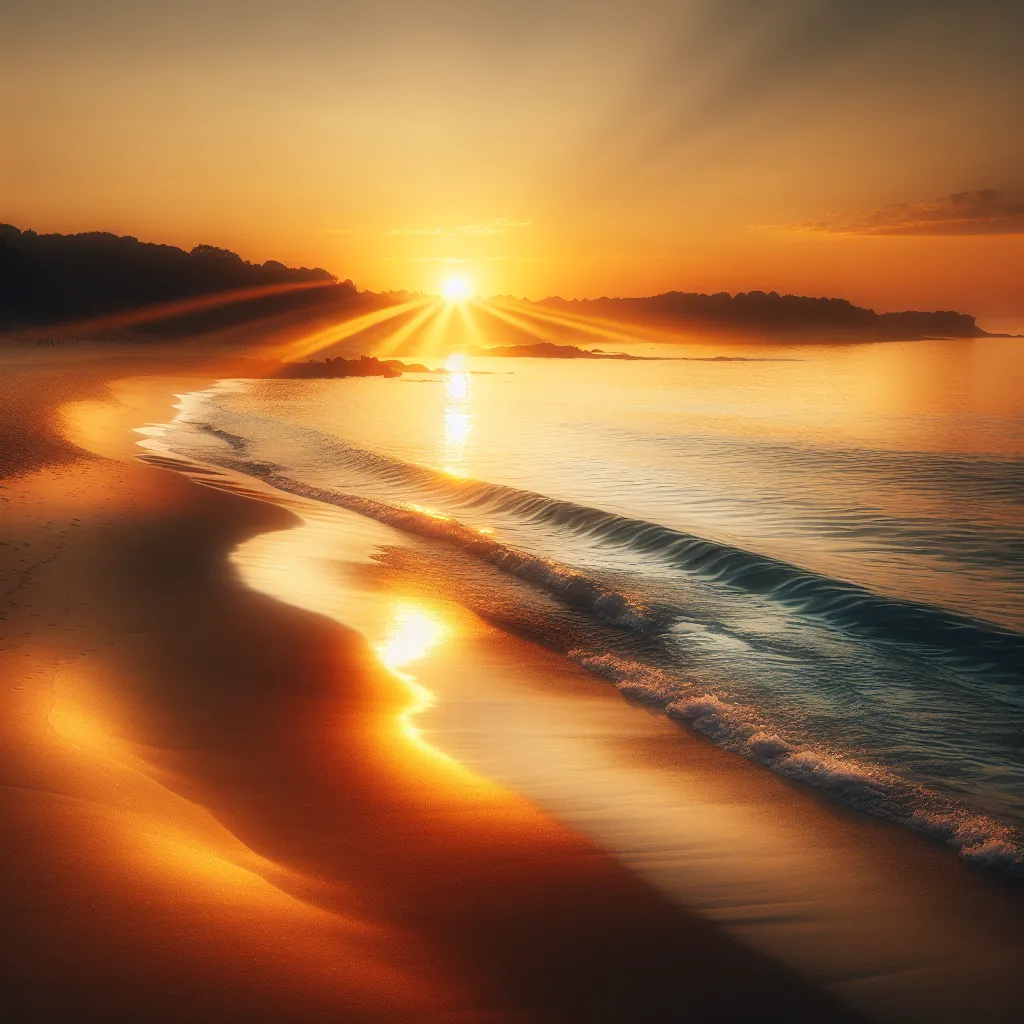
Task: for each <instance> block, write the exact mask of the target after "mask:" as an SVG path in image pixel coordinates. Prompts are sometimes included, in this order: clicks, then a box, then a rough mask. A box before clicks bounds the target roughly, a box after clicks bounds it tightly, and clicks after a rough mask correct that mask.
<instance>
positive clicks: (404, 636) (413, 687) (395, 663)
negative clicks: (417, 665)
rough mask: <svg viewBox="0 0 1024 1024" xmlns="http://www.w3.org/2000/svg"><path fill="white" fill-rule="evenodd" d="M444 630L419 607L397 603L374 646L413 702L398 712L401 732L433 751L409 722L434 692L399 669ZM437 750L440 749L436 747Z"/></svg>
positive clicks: (430, 647) (438, 638) (431, 646)
mask: <svg viewBox="0 0 1024 1024" xmlns="http://www.w3.org/2000/svg"><path fill="white" fill-rule="evenodd" d="M447 632H448V631H447V630H446V629H445V627H444V625H443V624H442V623H441V622H439V621H438V620H437V619H436V618H434V617H432V616H430V615H428V614H427V613H426V612H425V611H423V609H422V608H419V607H417V606H416V605H412V604H400V605H398V607H397V608H396V609H395V615H394V619H393V620H392V622H391V626H390V628H389V630H388V634H387V636H386V638H385V640H384V642H383V643H382V644H380V645H379V646H378V648H377V653H378V654H379V655H380V660H381V661H382V662H384V664H385V666H386V667H387V668H388V669H390V671H391V672H392V673H394V675H396V676H397V677H398V678H399V679H401V680H402V682H403V683H405V685H406V687H408V689H409V692H410V694H411V695H412V698H413V702H412V704H410V705H409V707H407V708H406V709H405V710H404V711H403V712H402V714H401V715H399V716H398V720H399V724H400V726H401V729H402V732H404V733H405V735H406V736H407V737H408V738H409V739H410V740H412V741H413V742H415V743H417V744H419V745H420V746H422V747H426V748H427V749H429V750H431V751H434V748H433V747H431V746H430V745H429V744H428V743H426V742H425V741H424V739H423V735H422V732H421V731H420V730H419V729H418V728H416V726H414V725H413V724H412V721H411V720H412V719H413V718H414V717H415V716H416V715H418V714H419V713H420V712H421V711H425V710H426V709H427V708H429V707H430V706H431V705H432V704H433V703H434V695H433V694H432V693H431V692H430V690H428V689H427V688H426V687H425V686H422V685H420V684H419V683H418V682H417V681H416V677H415V676H413V675H410V674H409V673H408V672H404V671H402V670H403V668H404V667H405V666H406V665H410V664H412V662H414V661H419V660H420V659H421V658H423V657H424V656H425V655H427V654H428V653H429V652H430V651H431V650H433V649H434V648H435V647H436V646H437V645H438V644H439V643H441V641H442V640H443V639H444V638H445V636H446V634H447ZM435 752H436V753H440V751H435Z"/></svg>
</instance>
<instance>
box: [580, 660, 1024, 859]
mask: <svg viewBox="0 0 1024 1024" xmlns="http://www.w3.org/2000/svg"><path fill="white" fill-rule="evenodd" d="M569 657H570V658H571V659H572V660H573V661H574V662H576V663H577V664H578V665H580V666H582V667H583V668H586V669H588V670H589V671H591V672H593V673H595V674H596V675H599V676H602V677H603V678H605V679H608V680H610V681H611V682H613V683H614V684H615V686H616V688H617V689H618V690H619V691H620V692H621V693H622V694H624V695H625V696H627V697H631V698H633V699H635V700H640V701H643V702H645V703H648V704H653V705H657V706H659V707H663V708H664V709H665V711H666V713H667V714H668V715H670V716H671V717H673V718H677V719H682V720H684V721H686V722H687V723H688V724H689V725H690V726H691V727H692V728H693V729H694V730H695V731H697V732H699V733H701V734H702V735H704V736H707V737H708V738H709V739H710V740H712V741H713V742H714V743H716V744H717V745H718V746H721V747H724V748H726V749H728V750H731V751H735V752H736V753H739V754H742V755H743V756H744V757H747V758H749V759H750V760H752V761H757V762H758V763H759V764H762V765H764V766H765V767H767V768H769V769H770V770H771V771H773V772H776V773H777V774H779V775H783V776H785V777H786V778H789V779H793V780H795V781H798V782H802V783H804V784H805V785H809V786H813V787H814V788H815V789H820V790H822V791H823V792H826V793H828V794H829V795H830V796H832V797H834V798H835V799H838V800H841V801H842V802H843V803H845V804H848V805H850V806H851V807H855V808H857V809H858V810H861V811H864V812H866V813H868V814H872V815H875V816H877V817H881V818H886V819H887V820H889V821H893V822H896V823H898V824H901V825H904V826H906V827H908V828H911V829H913V830H915V831H917V832H921V833H923V834H925V835H928V836H930V837H932V838H934V839H938V840H941V841H943V842H945V843H947V844H948V845H950V846H952V847H954V848H955V849H956V850H957V852H958V853H959V854H960V856H961V857H963V858H964V859H965V860H967V861H970V862H971V863H973V864H978V865H980V866H983V867H990V868H998V869H1000V870H1003V871H1007V872H1009V873H1011V874H1018V875H1022V876H1024V848H1022V845H1021V842H1020V840H1019V838H1018V837H1016V836H1015V834H1014V830H1013V829H1012V828H1011V827H1010V826H1008V825H1006V824H1004V823H1003V822H1000V821H997V820H996V819H994V818H991V817H987V816H985V815H978V814H973V813H971V812H969V811H967V810H966V809H965V808H962V807H959V806H957V805H956V804H954V803H952V802H951V801H948V800H946V801H944V800H942V799H940V798H939V797H937V796H936V795H935V794H932V793H930V792H929V791H928V790H926V789H925V788H924V787H922V786H920V785H917V784H914V783H911V782H909V781H907V780H906V779H904V778H902V777H901V776H899V775H898V774H897V773H895V772H894V771H891V770H890V769H888V768H886V767H884V766H882V765H879V764H872V763H870V762H868V761H865V760H863V759H857V758H854V757H851V756H848V755H845V754H841V753H838V752H834V751H829V750H820V749H816V748H815V747H814V746H812V745H810V744H806V743H801V742H799V741H798V740H796V739H789V738H786V737H783V736H781V735H779V733H778V732H777V731H775V730H774V729H772V728H771V726H770V725H768V724H765V723H764V722H763V721H762V718H763V715H760V714H759V713H757V712H756V711H755V710H754V709H752V708H750V707H748V706H746V705H744V704H741V703H738V702H734V701H731V700H729V699H728V697H725V696H718V695H716V694H713V693H709V692H707V688H706V687H705V686H703V685H701V686H697V685H695V684H694V683H692V682H690V681H688V680H687V679H685V678H684V677H683V676H681V675H679V674H676V673H673V672H669V671H666V670H665V669H663V668H660V667H658V666H655V665H647V664H644V663H642V662H639V661H634V660H631V659H629V658H623V657H620V656H619V655H616V654H608V653H597V652H592V651H583V650H573V651H570V652H569Z"/></svg>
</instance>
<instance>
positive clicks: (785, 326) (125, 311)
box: [0, 224, 993, 359]
mask: <svg viewBox="0 0 1024 1024" xmlns="http://www.w3.org/2000/svg"><path fill="white" fill-rule="evenodd" d="M410 299H419V300H423V301H429V297H428V296H423V295H419V294H410V293H408V292H383V293H374V292H370V291H360V290H359V289H357V288H356V286H355V285H354V284H353V282H352V281H350V280H344V281H339V280H338V279H337V278H336V277H335V276H334V275H332V274H330V273H328V271H326V270H323V269H322V268H319V267H315V268H313V269H309V268H306V267H299V268H292V267H287V266H285V265H284V264H283V263H279V262H277V261H275V260H268V261H267V262H265V263H249V262H247V261H245V260H243V259H242V258H241V257H240V256H238V255H237V254H236V253H233V252H230V251H228V250H226V249H221V248H218V247H217V246H214V245H198V246H196V247H195V248H193V249H192V250H190V251H187V252H186V251H185V250H184V249H179V248H177V247H175V246H172V245H160V244H155V243H150V242H141V241H139V240H138V239H137V238H134V237H131V236H127V235H126V236H117V235H114V234H109V233H106V232H87V233H84V234H73V235H61V234H37V233H36V232H34V231H29V230H24V231H23V230H20V229H18V228H16V227H13V226H12V225H9V224H0V331H7V332H18V331H22V332H24V331H27V330H31V329H35V328H47V329H48V330H55V329H61V330H65V331H68V330H72V329H74V330H78V331H80V332H82V334H83V335H87V334H89V333H92V334H95V333H102V332H103V331H104V330H108V332H109V331H110V330H113V329H117V330H119V331H122V332H124V331H125V330H129V331H131V332H132V333H134V334H136V335H144V336H146V337H150V338H153V339H160V338H168V339H173V338H179V337H186V336H198V335H202V334H205V333H210V332H216V331H223V330H225V329H234V328H248V327H251V326H253V325H257V324H259V325H263V327H264V328H265V329H267V328H268V327H269V325H272V324H273V323H275V322H279V321H281V320H282V319H289V320H290V322H295V321H296V320H298V321H300V322H305V321H307V320H312V319H320V320H324V321H343V320H346V319H349V318H353V317H356V316H360V315H362V314H365V313H367V312H371V311H374V310H378V309H381V310H383V309H387V308H388V307H394V306H397V305H399V304H402V303H406V302H408V301H409V300H410ZM506 304H508V308H510V309H511V308H514V307H518V308H519V309H520V310H521V311H527V312H529V311H535V312H536V313H537V314H540V315H543V316H545V317H547V319H548V321H549V322H550V331H549V333H551V334H553V335H554V336H556V337H558V338H559V340H563V339H564V340H565V341H566V342H572V341H574V340H577V338H579V337H581V336H582V334H581V333H580V332H579V331H577V330H576V329H575V327H574V323H575V322H576V321H575V318H586V319H588V320H590V321H591V322H592V321H594V320H604V321H611V322H615V323H620V324H633V325H637V326H644V325H646V326H651V327H657V328H661V329H667V330H668V331H669V332H676V333H679V334H685V333H691V334H692V333H694V332H697V333H700V334H701V335H702V336H721V337H729V336H750V335H759V336H762V337H763V336H766V335H767V336H771V337H772V338H775V339H778V340H852V341H859V340H865V341H866V340H916V339H925V338H977V337H992V336H993V335H989V334H988V332H986V331H984V330H982V329H981V328H980V327H978V325H977V323H976V322H975V318H974V317H973V316H971V315H969V314H967V313H959V312H955V311H952V310H939V311H934V312H923V311H918V310H909V311H905V312H896V313H876V312H875V311H874V310H871V309H865V308H863V307H861V306H856V305H854V304H853V303H852V302H849V301H848V300H846V299H839V298H814V297H809V296H802V295H780V294H778V293H777V292H762V291H749V292H739V293H737V294H735V295H733V294H730V293H728V292H719V293H716V294H714V295H705V294H700V293H695V292H679V291H673V292H665V293H664V294H661V295H653V296H649V297H646V298H609V297H604V298H599V299H564V298H561V297H559V296H552V297H549V298H546V299H542V300H540V301H537V302H530V301H527V300H522V299H514V300H513V299H509V298H508V297H503V296H497V297H495V298H494V299H492V300H482V301H481V303H480V308H481V309H482V310H485V311H486V310H487V309H488V308H494V309H500V307H501V306H502V305H506ZM132 311H135V312H134V313H133V312H132ZM492 321H493V322H491V323H490V324H489V325H488V331H487V337H488V339H493V340H495V341H499V342H502V343H504V342H510V344H501V345H498V346H497V347H494V348H489V349H486V350H485V349H483V348H481V349H479V350H478V351H477V352H476V353H475V354H487V355H507V356H529V357H533V358H549V359H551V358H555V359H557V358H583V359H622V358H636V357H629V356H627V355H625V354H624V353H617V352H606V351H603V350H600V349H591V350H589V351H588V350H586V349H581V348H579V347H578V346H575V345H572V344H567V345H557V344H553V343H548V342H540V343H537V342H536V340H535V338H524V335H523V332H522V331H521V330H518V329H517V328H516V327H515V326H514V317H513V318H510V317H508V316H506V317H505V318H504V320H500V319H498V318H492ZM524 340H525V341H528V342H529V344H525V345H524V344H521V343H520V342H522V341H524ZM669 340H671V339H669ZM681 340H682V339H681ZM528 349H529V350H530V351H527V350H528Z"/></svg>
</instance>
